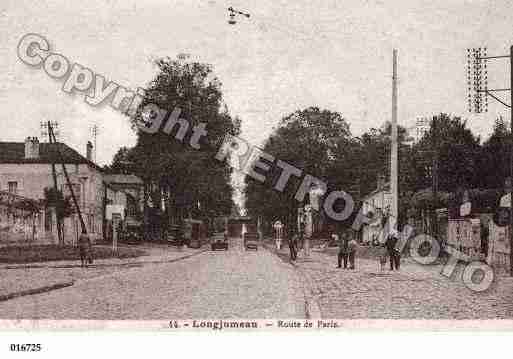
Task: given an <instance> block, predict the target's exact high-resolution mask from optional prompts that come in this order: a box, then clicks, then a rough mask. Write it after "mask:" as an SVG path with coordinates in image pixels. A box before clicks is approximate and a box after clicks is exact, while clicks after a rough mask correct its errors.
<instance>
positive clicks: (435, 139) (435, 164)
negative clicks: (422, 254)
mask: <svg viewBox="0 0 513 359" xmlns="http://www.w3.org/2000/svg"><path fill="white" fill-rule="evenodd" d="M432 129H433V134H432V136H433V137H432V146H433V151H434V153H433V168H432V174H431V175H432V181H433V183H432V187H433V207H434V208H433V225H432V226H433V227H432V228H433V237H434V238H438V214H437V212H436V210H437V209H438V124H437V118H436V117H435V118H433V122H432Z"/></svg>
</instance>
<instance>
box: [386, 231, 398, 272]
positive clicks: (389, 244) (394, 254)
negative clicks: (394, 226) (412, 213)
mask: <svg viewBox="0 0 513 359" xmlns="http://www.w3.org/2000/svg"><path fill="white" fill-rule="evenodd" d="M398 240H399V238H398V234H397V232H396V231H390V233H389V234H388V236H387V240H386V242H385V247H386V248H387V251H388V257H389V258H390V270H394V269H395V270H399V267H400V266H401V253H400V252H399V251H398V250H397V249H396V248H395V245H396V244H397V241H398Z"/></svg>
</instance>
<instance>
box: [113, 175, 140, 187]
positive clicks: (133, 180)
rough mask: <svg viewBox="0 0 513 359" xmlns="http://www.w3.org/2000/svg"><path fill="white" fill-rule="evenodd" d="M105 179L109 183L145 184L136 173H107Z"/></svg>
mask: <svg viewBox="0 0 513 359" xmlns="http://www.w3.org/2000/svg"><path fill="white" fill-rule="evenodd" d="M103 178H104V181H105V182H107V183H109V184H128V185H134V184H135V185H143V183H144V182H143V181H142V179H140V178H139V177H137V176H136V175H125V174H108V175H105V176H104V177H103Z"/></svg>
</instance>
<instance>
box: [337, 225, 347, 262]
mask: <svg viewBox="0 0 513 359" xmlns="http://www.w3.org/2000/svg"><path fill="white" fill-rule="evenodd" d="M337 257H338V266H337V267H338V268H342V261H344V269H347V260H348V257H349V238H348V237H347V234H346V233H343V234H342V235H341V236H340V237H339V240H338V256H337Z"/></svg>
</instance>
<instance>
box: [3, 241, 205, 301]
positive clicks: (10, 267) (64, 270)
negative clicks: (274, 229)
mask: <svg viewBox="0 0 513 359" xmlns="http://www.w3.org/2000/svg"><path fill="white" fill-rule="evenodd" d="M137 248H139V249H142V250H143V251H145V252H146V253H147V255H145V256H141V257H137V258H125V259H119V258H107V259H100V260H97V261H95V262H94V264H92V265H90V266H89V267H88V268H81V267H80V261H54V262H41V263H28V264H0V278H2V279H1V281H0V301H2V300H8V299H11V297H13V296H20V295H28V294H35V293H38V292H46V291H49V290H53V289H57V288H59V287H64V286H69V285H73V284H74V283H75V282H77V281H82V280H87V279H91V278H95V277H100V276H104V275H109V274H112V273H114V272H116V271H121V270H129V269H130V268H134V267H142V266H144V265H150V264H159V263H170V262H174V261H178V260H181V259H185V258H188V257H191V256H194V255H197V254H200V253H203V252H204V251H205V250H207V248H208V247H207V245H204V246H203V247H201V248H200V249H191V248H176V247H173V246H169V245H159V244H143V245H140V246H137Z"/></svg>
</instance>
